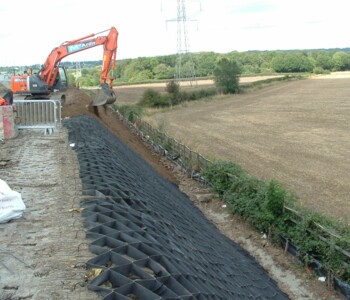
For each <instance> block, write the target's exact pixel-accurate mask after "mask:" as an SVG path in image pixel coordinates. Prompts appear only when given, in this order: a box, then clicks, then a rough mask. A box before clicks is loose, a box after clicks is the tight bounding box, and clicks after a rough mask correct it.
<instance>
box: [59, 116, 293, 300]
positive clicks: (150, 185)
mask: <svg viewBox="0 0 350 300" xmlns="http://www.w3.org/2000/svg"><path fill="white" fill-rule="evenodd" d="M64 124H65V126H66V127H67V128H68V130H69V140H70V143H74V144H75V146H74V149H75V151H76V152H77V155H78V159H79V164H80V177H81V179H82V182H83V194H84V195H87V196H89V200H88V201H87V200H85V201H83V202H82V203H81V205H82V207H84V210H83V217H84V222H85V226H86V228H87V237H88V238H89V239H91V244H90V250H91V251H92V252H93V253H94V254H96V256H95V257H94V258H93V259H91V260H90V261H89V262H88V267H89V268H97V269H101V268H102V269H103V270H104V271H103V272H102V273H101V274H100V275H98V276H97V277H96V278H94V279H93V280H92V281H91V282H90V283H89V288H90V289H91V290H94V291H96V292H98V293H99V294H100V295H102V296H103V297H104V299H144V300H153V299H222V300H228V299H288V296H287V295H286V294H285V293H283V292H282V291H281V290H280V289H279V288H278V287H277V285H276V283H275V282H274V281H273V280H272V279H271V278H270V277H269V276H268V274H267V272H266V271H265V270H264V269H263V268H262V267H261V266H260V265H259V264H258V263H257V261H256V260H255V259H254V258H253V257H252V256H250V255H249V253H248V252H246V251H245V250H244V249H242V248H241V247H240V246H239V245H237V244H235V243H234V242H233V241H231V240H230V239H228V238H227V237H225V236H224V235H222V234H221V233H220V232H219V230H218V229H217V228H216V227H215V226H214V225H213V224H212V223H211V222H210V221H208V220H207V219H206V218H205V216H204V215H203V214H202V213H201V211H200V210H199V209H198V208H197V207H196V206H195V205H194V204H193V203H192V202H191V200H190V199H189V198H188V196H187V195H185V194H184V193H182V192H181V191H180V190H179V189H178V188H177V187H176V186H175V185H173V184H172V183H170V182H168V181H167V180H165V179H164V178H163V177H162V176H160V175H159V174H158V173H157V172H156V171H155V170H154V169H153V168H152V167H151V166H150V165H149V164H148V163H147V162H145V161H144V160H143V159H142V158H141V157H140V156H139V155H138V154H136V153H135V152H133V151H132V150H131V149H129V148H128V147H127V146H126V145H125V144H124V143H123V142H122V141H120V140H119V139H118V138H116V137H115V136H114V135H112V134H111V133H110V132H109V131H108V130H107V129H106V128H105V127H103V125H101V124H100V123H99V122H98V121H97V120H95V119H94V118H92V117H89V116H79V117H74V118H71V119H69V120H66V121H65V122H64Z"/></svg>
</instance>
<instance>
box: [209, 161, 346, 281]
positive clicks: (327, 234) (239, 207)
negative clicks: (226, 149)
mask: <svg viewBox="0 0 350 300" xmlns="http://www.w3.org/2000/svg"><path fill="white" fill-rule="evenodd" d="M202 175H203V176H204V177H205V178H206V180H207V181H208V182H209V183H210V184H211V185H212V187H213V189H214V191H215V192H216V193H218V194H219V195H220V197H221V198H222V199H223V201H224V202H225V203H227V204H228V207H229V209H230V210H231V211H232V212H233V213H235V214H238V215H240V216H241V217H242V218H244V219H245V220H247V221H248V222H249V223H251V224H252V225H253V226H255V227H256V228H257V229H258V230H259V231H262V232H265V233H266V234H267V236H268V237H269V239H270V240H271V241H274V242H278V243H280V240H281V237H283V238H284V239H286V240H288V241H290V242H291V243H293V244H295V245H296V246H297V248H298V255H299V258H300V259H301V260H302V261H303V262H304V263H305V265H306V266H309V264H312V263H315V261H318V262H321V264H322V266H323V267H324V268H325V269H326V270H327V272H328V275H331V276H335V277H337V278H339V279H341V280H343V281H344V282H347V283H350V261H349V259H350V254H349V250H350V228H349V227H348V226H347V225H346V224H341V223H339V222H338V221H336V220H334V219H332V218H330V217H326V216H323V215H321V214H317V213H314V212H311V211H308V210H306V209H304V208H301V207H297V206H296V201H295V200H296V199H297V196H296V195H295V194H294V193H293V192H291V191H289V190H288V189H286V188H285V187H284V186H283V185H282V184H281V183H279V182H277V181H275V180H269V181H262V180H258V179H257V178H254V177H252V176H251V175H249V174H248V173H247V172H246V171H245V170H243V169H242V167H240V166H239V165H236V164H234V163H232V162H225V161H216V162H214V163H213V164H212V165H210V166H209V167H207V168H206V169H205V170H204V171H203V172H202Z"/></svg>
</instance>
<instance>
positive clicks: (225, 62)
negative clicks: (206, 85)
mask: <svg viewBox="0 0 350 300" xmlns="http://www.w3.org/2000/svg"><path fill="white" fill-rule="evenodd" d="M241 73H242V71H241V69H240V67H239V66H238V64H237V63H236V61H234V60H229V59H226V58H222V59H220V60H219V61H218V63H217V65H216V67H215V69H214V81H215V85H216V87H217V88H218V89H219V90H220V91H221V92H223V93H224V94H234V93H238V91H239V77H240V75H241Z"/></svg>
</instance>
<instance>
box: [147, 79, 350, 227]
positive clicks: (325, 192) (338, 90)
mask: <svg viewBox="0 0 350 300" xmlns="http://www.w3.org/2000/svg"><path fill="white" fill-rule="evenodd" d="M349 95H350V76H349V73H336V74H332V75H327V76H317V77H314V78H310V79H304V80H300V81H292V82H287V83H279V84H275V85H273V86H269V87H266V88H263V89H260V90H257V91H254V92H250V93H246V94H240V95H230V96H218V97H217V98H216V99H213V100H212V101H198V102H193V103H189V104H186V105H183V106H181V107H176V108H174V109H172V110H169V111H167V112H157V113H156V114H154V115H152V116H151V117H148V118H147V119H146V121H149V122H151V123H152V124H153V125H155V126H156V127H157V126H158V127H161V128H162V129H163V130H164V131H166V132H167V133H169V135H170V136H173V137H175V138H177V139H178V140H179V141H181V142H183V143H184V144H186V145H188V146H189V147H190V148H192V149H193V150H196V151H198V152H200V153H201V154H203V155H205V156H207V157H208V158H210V159H224V160H231V161H233V162H236V163H238V164H240V165H242V166H243V167H244V168H245V169H246V170H247V171H248V172H249V173H250V174H252V175H253V176H256V177H258V178H261V179H270V178H274V179H277V180H279V181H280V182H282V183H284V184H285V185H286V186H287V187H289V188H290V189H292V190H293V191H294V192H295V193H297V195H298V196H299V198H300V200H299V201H300V204H301V205H303V206H304V207H306V208H309V209H311V210H313V211H317V212H321V213H324V214H327V215H330V216H333V217H335V218H337V219H342V220H345V221H349V216H350V205H349V200H350V181H349V174H350V155H349V154H350V150H349V149H350V134H349V129H350V100H349Z"/></svg>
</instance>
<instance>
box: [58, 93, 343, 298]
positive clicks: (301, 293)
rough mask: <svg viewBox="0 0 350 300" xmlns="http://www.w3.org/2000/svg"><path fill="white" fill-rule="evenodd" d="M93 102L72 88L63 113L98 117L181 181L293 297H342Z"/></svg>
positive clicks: (155, 165)
mask: <svg viewBox="0 0 350 300" xmlns="http://www.w3.org/2000/svg"><path fill="white" fill-rule="evenodd" d="M89 102H90V98H89V97H88V96H87V95H85V94H84V93H82V92H81V91H80V90H76V89H74V88H73V89H70V90H69V91H68V96H67V103H66V105H65V106H64V108H63V117H66V118H67V117H70V116H76V115H82V114H90V115H92V116H95V117H96V118H98V119H99V120H100V122H102V123H103V124H105V126H107V128H109V129H110V130H111V132H113V133H114V134H115V135H116V136H117V137H118V138H120V139H121V140H122V141H124V142H125V143H126V144H127V145H128V146H129V147H130V148H131V149H133V150H134V151H135V152H137V153H139V154H140V155H141V156H142V157H143V158H144V159H145V160H146V161H147V162H148V163H149V164H150V165H152V166H153V168H155V169H156V170H157V171H158V172H159V173H160V174H162V175H163V176H164V177H165V178H167V179H168V180H170V181H171V182H173V183H175V184H177V185H178V186H179V188H180V189H181V190H182V191H183V192H185V193H186V194H187V195H188V196H189V197H190V198H191V199H192V201H193V202H194V203H195V204H196V205H197V206H198V207H199V208H200V209H201V210H202V212H203V213H204V214H205V215H206V216H207V218H208V219H209V220H211V221H212V222H213V223H214V224H215V225H216V226H217V227H218V228H219V230H220V231H221V232H222V233H223V234H225V235H226V236H228V237H229V238H232V239H233V240H235V241H236V242H238V243H239V244H241V246H242V247H243V248H245V249H246V250H248V251H249V252H250V253H251V254H252V255H253V256H254V257H256V259H257V260H258V261H259V263H260V264H261V265H262V266H263V267H264V268H265V269H266V270H268V272H269V274H270V276H271V277H272V278H274V279H275V280H276V281H277V282H278V284H279V286H280V287H281V289H282V290H284V291H285V292H286V293H288V295H289V296H290V297H291V299H315V300H321V299H324V300H326V299H327V300H328V299H340V297H339V295H338V294H337V293H336V292H334V291H328V290H327V288H326V286H325V285H324V283H322V282H320V281H318V280H317V278H315V277H313V276H311V275H310V274H308V273H307V272H306V271H305V270H304V269H303V268H300V266H298V265H297V264H296V263H295V262H294V259H293V257H291V256H289V255H285V254H284V253H283V250H282V249H280V248H275V247H273V246H272V245H270V244H269V243H268V242H266V240H265V239H263V238H262V237H261V236H260V235H259V233H257V232H256V231H255V230H254V229H252V228H251V227H250V226H249V225H247V224H246V223H244V222H242V221H241V220H240V219H239V218H237V217H235V216H232V215H231V214H229V213H228V212H227V211H226V209H225V208H223V207H222V203H221V202H220V201H219V200H218V199H213V200H212V201H210V202H200V201H199V200H198V196H199V195H202V194H207V193H208V192H210V191H208V190H207V189H205V188H203V187H201V186H200V185H198V184H197V183H196V182H195V181H193V180H192V179H190V178H188V176H187V175H185V174H184V173H183V172H182V171H181V170H179V169H178V168H176V167H174V165H172V164H171V163H169V162H168V161H167V160H165V159H164V158H161V157H159V156H158V155H157V154H155V153H154V152H153V151H152V150H151V149H150V148H149V147H148V146H147V145H145V144H144V143H143V142H142V141H141V140H140V138H139V137H138V136H136V135H135V134H134V133H132V132H131V130H130V129H129V128H128V127H127V126H126V125H125V124H123V123H121V122H120V121H119V120H118V119H116V117H115V116H114V115H113V114H111V113H110V112H106V111H105V110H104V109H103V108H99V109H98V110H97V111H93V110H89V109H88V108H87V107H86V106H87V105H88V104H89Z"/></svg>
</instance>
